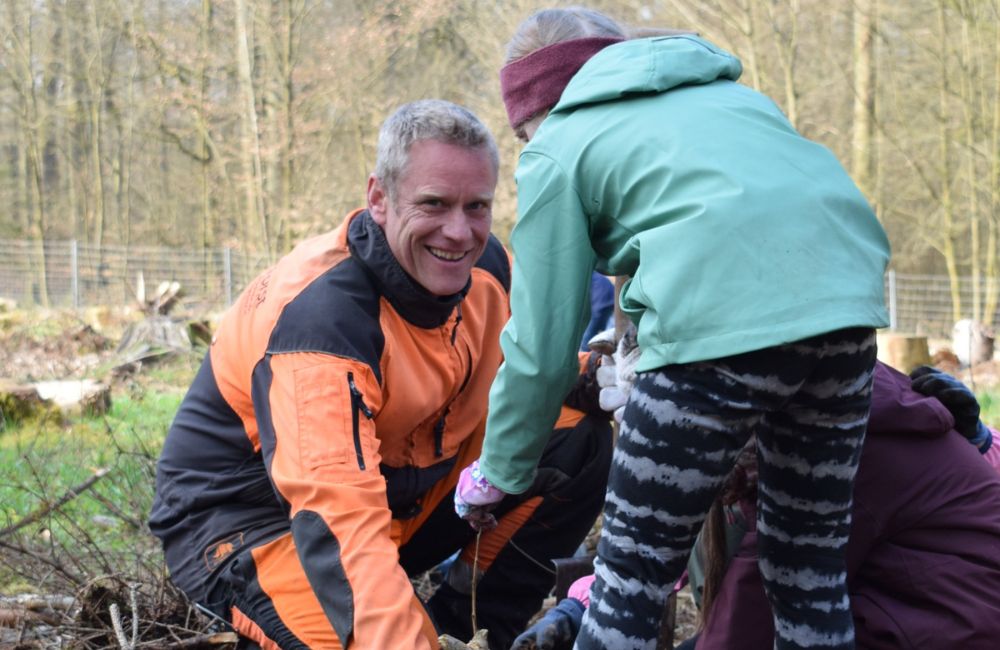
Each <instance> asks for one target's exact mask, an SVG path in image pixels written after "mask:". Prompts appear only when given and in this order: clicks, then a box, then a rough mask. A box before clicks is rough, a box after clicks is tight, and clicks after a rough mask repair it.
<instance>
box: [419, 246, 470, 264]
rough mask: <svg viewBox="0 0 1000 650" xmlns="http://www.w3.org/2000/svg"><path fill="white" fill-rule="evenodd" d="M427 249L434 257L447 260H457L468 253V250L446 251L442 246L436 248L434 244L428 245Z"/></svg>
mask: <svg viewBox="0 0 1000 650" xmlns="http://www.w3.org/2000/svg"><path fill="white" fill-rule="evenodd" d="M427 250H428V251H430V254H431V255H433V256H434V257H436V258H438V259H441V260H444V261H446V262H457V261H458V260H460V259H462V258H463V257H465V256H466V254H467V253H468V251H446V250H443V249H441V248H434V247H433V246H428V247H427Z"/></svg>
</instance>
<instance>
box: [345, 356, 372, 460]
mask: <svg viewBox="0 0 1000 650" xmlns="http://www.w3.org/2000/svg"><path fill="white" fill-rule="evenodd" d="M347 387H348V388H349V389H350V391H351V426H352V427H353V428H354V455H355V456H357V458H358V467H359V468H361V469H364V468H365V455H364V454H363V453H361V427H360V424H361V418H360V417H359V416H358V411H360V412H362V413H364V414H365V417H366V418H368V419H369V420H371V419H372V417H373V415H374V414H373V413H372V410H371V409H370V408H368V406H367V405H366V404H365V400H364V397H362V395H361V391H360V390H358V387H357V386H355V385H354V373H353V372H349V373H347Z"/></svg>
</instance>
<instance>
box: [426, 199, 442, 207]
mask: <svg viewBox="0 0 1000 650" xmlns="http://www.w3.org/2000/svg"><path fill="white" fill-rule="evenodd" d="M423 204H424V205H426V206H428V207H431V208H439V207H441V206H442V205H444V201H442V200H441V199H424V201H423Z"/></svg>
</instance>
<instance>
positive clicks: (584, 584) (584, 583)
mask: <svg viewBox="0 0 1000 650" xmlns="http://www.w3.org/2000/svg"><path fill="white" fill-rule="evenodd" d="M592 584H594V574H593V573H591V574H590V575H589V576H583V577H582V578H577V579H576V581H575V582H574V583H573V584H571V585H570V586H569V590H567V592H566V595H567V596H568V597H570V598H576V599H577V600H579V601H580V602H581V603H583V606H584V607H590V585H592Z"/></svg>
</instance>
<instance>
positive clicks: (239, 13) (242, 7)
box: [235, 0, 274, 258]
mask: <svg viewBox="0 0 1000 650" xmlns="http://www.w3.org/2000/svg"><path fill="white" fill-rule="evenodd" d="M235 11H236V65H237V71H238V77H239V83H240V94H241V95H242V98H243V122H242V130H243V141H242V155H243V165H244V170H245V174H246V179H245V185H244V192H245V195H246V220H247V231H248V232H252V231H253V229H254V224H256V228H257V229H258V232H259V233H260V237H261V240H260V241H261V245H262V246H263V249H264V251H265V252H266V253H267V255H268V257H269V258H270V257H271V256H272V255H273V252H274V251H273V250H272V248H271V242H270V236H269V233H268V223H267V213H266V212H265V207H264V187H263V183H262V179H261V161H260V138H259V131H258V129H257V108H256V102H255V101H254V88H253V79H252V78H251V75H250V48H249V45H248V42H249V38H250V35H249V34H248V32H247V20H246V12H247V6H246V1H245V0H236V2H235Z"/></svg>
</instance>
